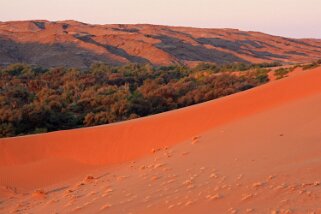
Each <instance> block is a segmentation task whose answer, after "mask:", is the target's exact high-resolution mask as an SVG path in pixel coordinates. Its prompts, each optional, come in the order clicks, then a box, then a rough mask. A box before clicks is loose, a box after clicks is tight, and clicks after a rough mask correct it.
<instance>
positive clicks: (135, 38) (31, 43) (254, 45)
mask: <svg viewBox="0 0 321 214" xmlns="http://www.w3.org/2000/svg"><path fill="white" fill-rule="evenodd" d="M320 58H321V41H320V40H316V39H289V38H283V37H278V36H271V35H268V34H263V33H259V32H245V31H239V30H235V29H200V28H188V27H169V26H157V25H89V24H85V23H80V22H76V21H60V22H49V21H41V20H40V21H39V20H38V21H16V22H0V64H1V65H7V64H11V63H17V62H22V63H29V64H37V65H41V66H45V67H51V66H73V67H82V68H84V67H88V66H90V65H91V64H92V63H93V62H105V63H110V64H124V63H152V64H155V65H169V64H173V63H184V64H190V65H192V64H195V63H198V62H213V63H232V62H251V63H260V62H273V61H280V62H284V63H297V62H310V61H312V60H315V59H320Z"/></svg>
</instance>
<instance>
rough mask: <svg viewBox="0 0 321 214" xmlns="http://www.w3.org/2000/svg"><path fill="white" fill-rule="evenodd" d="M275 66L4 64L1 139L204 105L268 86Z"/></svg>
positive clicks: (0, 71)
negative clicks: (237, 93)
mask: <svg viewBox="0 0 321 214" xmlns="http://www.w3.org/2000/svg"><path fill="white" fill-rule="evenodd" d="M275 65H276V64H259V65H247V64H231V65H222V66H217V65H214V64H206V63H205V64H200V65H199V66H197V67H195V68H188V67H185V66H181V65H173V66H165V67H153V66H151V65H149V64H147V65H137V64H130V65H125V66H118V67H116V66H110V65H106V64H94V65H92V66H91V68H90V69H88V70H79V69H70V68H50V69H43V68H37V67H32V66H29V65H22V64H13V65H9V66H8V67H6V68H1V69H0V137H11V136H18V135H25V134H32V133H42V132H48V131H56V130H63V129H72V128H78V127H84V126H94V125H100V124H108V123H113V122H117V121H123V120H128V119H133V118H138V117H143V116H147V115H152V114H157V113H161V112H165V111H169V110H173V109H178V108H182V107H185V106H189V105H193V104H196V103H201V102H205V101H209V100H212V99H215V98H218V97H222V96H226V95H230V94H233V93H236V92H240V91H243V90H247V89H250V88H252V87H255V86H258V85H260V84H263V83H265V82H267V81H268V76H267V72H268V70H267V69H265V68H266V67H271V66H275ZM248 69H252V72H244V73H243V74H239V75H235V74H233V73H231V72H229V71H245V70H248Z"/></svg>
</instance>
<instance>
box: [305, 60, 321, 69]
mask: <svg viewBox="0 0 321 214" xmlns="http://www.w3.org/2000/svg"><path fill="white" fill-rule="evenodd" d="M320 65H321V59H320V60H318V61H315V62H312V63H310V64H306V65H303V66H302V69H303V70H308V69H312V68H316V67H318V66H320Z"/></svg>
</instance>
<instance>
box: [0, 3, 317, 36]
mask: <svg viewBox="0 0 321 214" xmlns="http://www.w3.org/2000/svg"><path fill="white" fill-rule="evenodd" d="M30 19H45V20H50V21H58V20H71V19H72V20H77V21H81V22H86V23H91V24H143V23H144V24H145V23H148V24H161V25H172V26H192V27H205V28H237V29H240V30H251V31H261V32H265V33H269V34H273V35H280V36H287V37H293V38H321V0H46V1H44V0H0V21H12V20H30Z"/></svg>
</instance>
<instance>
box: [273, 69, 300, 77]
mask: <svg viewBox="0 0 321 214" xmlns="http://www.w3.org/2000/svg"><path fill="white" fill-rule="evenodd" d="M294 69H295V67H289V68H278V69H276V70H275V71H274V72H275V77H276V79H282V78H284V77H286V76H287V74H288V73H290V72H292V71H293V70H294Z"/></svg>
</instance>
